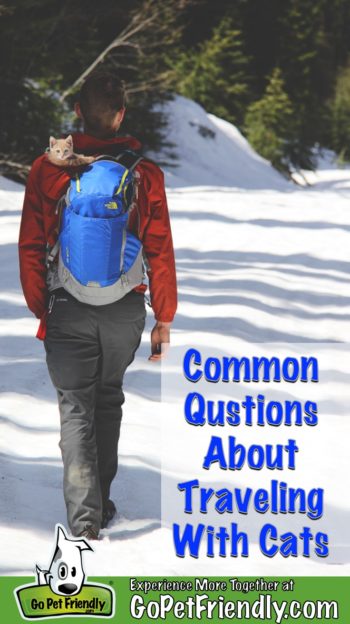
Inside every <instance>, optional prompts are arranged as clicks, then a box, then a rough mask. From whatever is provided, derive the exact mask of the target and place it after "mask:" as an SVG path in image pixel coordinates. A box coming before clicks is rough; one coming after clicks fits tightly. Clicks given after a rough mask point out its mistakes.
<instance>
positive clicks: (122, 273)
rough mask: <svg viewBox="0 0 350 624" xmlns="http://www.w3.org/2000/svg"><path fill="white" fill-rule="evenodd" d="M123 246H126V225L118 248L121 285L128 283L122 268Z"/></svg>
mask: <svg viewBox="0 0 350 624" xmlns="http://www.w3.org/2000/svg"><path fill="white" fill-rule="evenodd" d="M125 246H126V225H125V227H124V229H123V239H122V247H121V250H120V280H121V283H122V284H123V286H127V285H128V283H129V282H128V278H127V275H126V273H125V270H124V253H125Z"/></svg>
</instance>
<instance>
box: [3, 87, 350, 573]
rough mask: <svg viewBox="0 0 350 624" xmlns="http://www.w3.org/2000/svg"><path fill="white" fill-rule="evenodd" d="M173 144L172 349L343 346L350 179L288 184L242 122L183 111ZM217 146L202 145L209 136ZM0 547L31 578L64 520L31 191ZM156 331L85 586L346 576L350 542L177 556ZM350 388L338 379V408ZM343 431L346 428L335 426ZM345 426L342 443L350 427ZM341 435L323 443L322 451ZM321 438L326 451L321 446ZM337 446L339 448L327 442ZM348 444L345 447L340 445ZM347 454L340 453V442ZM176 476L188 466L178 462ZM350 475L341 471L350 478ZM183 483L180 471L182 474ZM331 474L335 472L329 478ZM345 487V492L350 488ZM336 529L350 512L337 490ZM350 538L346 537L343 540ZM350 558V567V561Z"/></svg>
mask: <svg viewBox="0 0 350 624" xmlns="http://www.w3.org/2000/svg"><path fill="white" fill-rule="evenodd" d="M167 107H168V111H169V115H170V129H169V137H168V138H169V141H170V142H172V143H173V144H174V148H173V151H175V152H176V153H177V154H178V157H179V166H178V167H168V168H167V170H166V182H167V195H168V202H169V208H170V213H171V219H172V229H173V238H174V244H175V248H176V259H177V269H178V282H179V308H178V314H177V316H176V321H175V323H174V328H173V332H172V348H173V349H174V350H175V349H179V350H181V349H182V348H184V347H185V346H186V345H188V344H190V343H191V341H193V340H195V341H196V343H197V344H202V345H203V347H206V348H210V347H212V346H215V347H217V348H223V349H225V347H226V345H227V342H228V339H229V337H232V336H234V337H235V339H236V341H237V344H238V345H239V346H240V348H243V347H244V345H247V344H249V343H254V342H256V343H261V342H280V343H281V342H282V343H306V342H308V343H314V344H319V343H326V342H332V341H340V342H342V341H346V340H347V338H348V327H349V319H350V285H349V272H350V261H349V253H348V249H349V246H350V211H349V200H350V170H349V169H347V168H341V167H338V166H337V165H336V164H335V163H334V162H333V156H332V155H331V154H325V155H324V157H323V159H322V162H321V163H320V167H319V168H318V170H317V171H316V172H315V173H314V174H313V173H310V172H309V173H307V172H304V176H305V178H306V180H307V181H308V183H309V184H310V186H305V187H299V186H297V185H295V184H293V183H292V182H287V181H286V180H285V179H284V178H283V177H281V176H280V175H279V174H278V173H277V172H276V171H275V170H274V169H273V168H272V167H271V165H270V164H269V163H268V162H266V161H265V160H264V159H262V158H261V157H260V156H258V155H257V154H256V153H255V152H254V151H253V150H252V148H251V147H250V146H249V144H248V143H247V142H246V140H245V139H244V138H243V137H242V135H241V134H240V133H239V132H238V130H237V129H236V128H234V127H233V126H232V125H231V124H229V123H228V122H226V121H223V120H221V119H218V118H216V117H215V116H214V115H210V114H207V113H206V112H205V111H204V110H203V109H202V108H201V107H200V106H199V105H197V104H195V103H194V102H191V101H189V100H186V99H185V98H182V97H177V98H176V99H175V100H174V101H171V102H169V103H168V104H167ZM204 135H206V136H204ZM0 199H1V201H0V220H1V230H0V261H1V264H0V266H1V290H0V341H1V350H0V365H1V376H0V386H1V393H2V395H1V409H0V420H1V431H2V434H1V439H0V462H1V479H0V488H1V489H0V499H1V510H0V527H1V537H0V548H1V563H0V566H1V568H0V569H1V573H3V574H29V575H32V574H34V569H35V564H38V565H39V566H40V567H45V565H47V563H48V562H49V558H50V554H51V552H52V547H53V540H54V525H55V523H56V522H61V523H63V524H66V517H65V507H64V502H63V496H62V487H61V482H62V465H61V458H60V453H59V448H58V440H59V426H58V411H57V406H56V399H55V392H54V389H53V388H52V386H51V382H50V380H49V377H48V374H47V370H46V365H45V361H44V350H43V345H42V344H41V343H40V342H39V341H38V340H36V339H35V338H34V336H35V333H36V329H37V321H36V320H35V319H33V317H32V315H31V314H30V312H29V311H28V310H27V308H26V305H25V302H24V299H23V296H22V292H21V287H20V283H19V276H18V260H17V240H18V228H19V222H20V213H21V205H22V201H23V187H22V186H20V185H18V184H15V183H14V182H11V181H9V180H7V179H4V178H1V179H0ZM152 324H153V321H152V316H151V314H149V317H148V322H147V328H146V331H145V334H144V337H143V341H142V345H141V347H140V349H139V351H138V354H137V357H136V359H135V361H134V363H133V365H132V366H131V367H130V369H129V371H128V373H127V375H126V379H125V390H126V404H125V409H124V419H123V429H122V439H121V444H120V470H119V474H118V478H117V480H116V482H115V484H114V488H113V498H114V500H115V501H116V503H117V506H118V519H117V520H116V521H115V522H114V523H113V524H112V526H111V527H110V528H109V529H106V530H105V531H103V532H102V533H103V536H104V537H103V539H102V540H101V541H100V542H99V543H97V544H96V545H94V549H95V553H94V554H93V555H89V556H88V555H87V556H86V559H85V561H86V571H87V574H89V573H90V574H93V575H99V574H101V575H107V574H113V575H161V576H163V575H178V574H182V573H187V574H197V573H199V570H200V569H201V570H202V571H203V570H204V571H205V572H206V573H207V574H214V573H215V574H232V570H233V569H234V570H235V573H237V572H239V574H254V575H255V574H269V576H271V575H274V574H280V575H281V574H282V575H285V574H286V573H288V574H290V573H291V572H292V571H293V573H295V574H299V575H307V574H310V575H349V572H350V562H349V558H348V554H347V553H348V552H349V548H348V546H349V545H348V544H347V543H346V544H345V545H346V547H347V548H345V546H344V551H343V555H342V554H341V552H342V551H341V548H340V550H339V549H338V551H337V556H336V557H335V559H333V560H332V561H330V562H329V563H331V564H332V565H328V564H327V562H326V561H320V560H319V561H317V560H315V559H313V560H310V561H307V560H305V559H303V558H298V559H297V560H294V561H293V562H290V561H287V564H286V562H285V561H284V560H283V561H282V562H281V558H280V559H276V558H274V559H273V560H267V559H266V558H263V557H262V555H261V553H260V552H259V550H258V547H257V545H254V546H253V548H252V551H251V554H250V557H249V559H248V560H242V559H239V560H238V561H236V560H233V561H232V559H230V558H229V557H228V558H227V560H226V561H219V562H217V561H216V560H215V561H209V562H207V563H204V564H202V568H199V567H198V566H197V563H196V562H194V561H193V560H192V561H188V560H186V561H183V560H177V559H176V558H175V557H174V556H171V553H170V549H171V548H172V545H171V542H170V531H169V529H168V528H167V527H166V526H164V527H163V528H162V527H161V503H160V491H161V435H162V432H161V424H162V422H163V424H164V419H165V418H166V414H165V413H164V409H163V408H162V405H161V403H160V368H161V367H160V366H159V365H158V364H154V363H151V362H148V360H147V357H148V354H149V335H150V329H151V327H152ZM347 382H348V377H347V374H346V372H345V371H344V374H343V376H342V374H341V372H340V371H339V370H338V371H337V374H336V375H334V376H333V378H332V377H331V376H330V378H329V380H328V383H329V384H333V390H334V392H336V391H338V392H339V393H340V396H342V393H343V392H344V396H345V390H344V389H345V387H346V385H347ZM335 420H336V422H335V424H334V426H335V427H338V429H335V430H336V431H339V430H340V431H341V432H344V437H345V432H346V431H347V429H348V425H347V424H346V421H345V420H343V421H342V422H341V419H340V421H339V417H337V419H335ZM339 428H340V429H339ZM329 434H330V430H329V429H328V428H327V427H326V428H325V429H324V433H323V434H322V433H321V434H320V436H321V437H320V436H319V437H318V440H319V444H320V448H324V447H325V445H326V443H327V437H326V436H328V435H329ZM322 435H323V436H324V437H322ZM331 439H332V440H333V441H334V445H336V444H337V438H336V437H334V436H333V437H332V438H331ZM338 440H339V437H338ZM339 445H340V449H343V445H342V444H340V442H339ZM178 461H179V462H180V459H179V460H178ZM345 466H346V461H345V459H344V463H343V467H344V472H345V469H346V468H345ZM173 469H174V472H175V473H176V469H177V465H176V464H174V467H173ZM328 470H329V471H331V466H330V465H328V464H327V459H325V461H324V463H323V466H322V471H323V472H324V474H326V472H327V471H328ZM344 478H346V477H345V476H344ZM333 503H334V505H338V507H337V518H338V520H337V521H339V523H340V524H339V527H340V529H339V531H340V534H341V535H342V536H344V531H343V529H341V527H343V524H344V522H345V523H347V524H348V522H349V509H348V505H347V503H346V501H342V499H341V490H340V488H338V489H337V490H336V492H335V493H334V496H333V497H332V504H333ZM344 539H345V537H344ZM344 553H346V554H344Z"/></svg>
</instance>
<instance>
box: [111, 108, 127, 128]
mask: <svg viewBox="0 0 350 624" xmlns="http://www.w3.org/2000/svg"><path fill="white" fill-rule="evenodd" d="M125 111H126V108H121V109H120V110H118V112H117V113H116V115H115V117H114V122H113V127H114V128H115V129H116V130H118V128H119V126H120V125H121V123H122V121H123V119H124V117H125Z"/></svg>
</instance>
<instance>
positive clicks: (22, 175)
mask: <svg viewBox="0 0 350 624" xmlns="http://www.w3.org/2000/svg"><path fill="white" fill-rule="evenodd" d="M0 170H1V172H2V173H3V174H5V175H15V176H16V178H19V179H21V180H23V181H24V182H25V181H26V179H27V177H28V174H29V171H30V166H29V165H24V164H23V163H20V162H15V161H13V160H8V159H7V158H6V156H5V155H3V158H1V159H0Z"/></svg>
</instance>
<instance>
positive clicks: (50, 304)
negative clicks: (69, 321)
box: [48, 295, 55, 314]
mask: <svg viewBox="0 0 350 624" xmlns="http://www.w3.org/2000/svg"><path fill="white" fill-rule="evenodd" d="M54 303H55V295H51V297H50V301H49V309H48V313H49V314H51V312H52V308H53V304H54Z"/></svg>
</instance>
